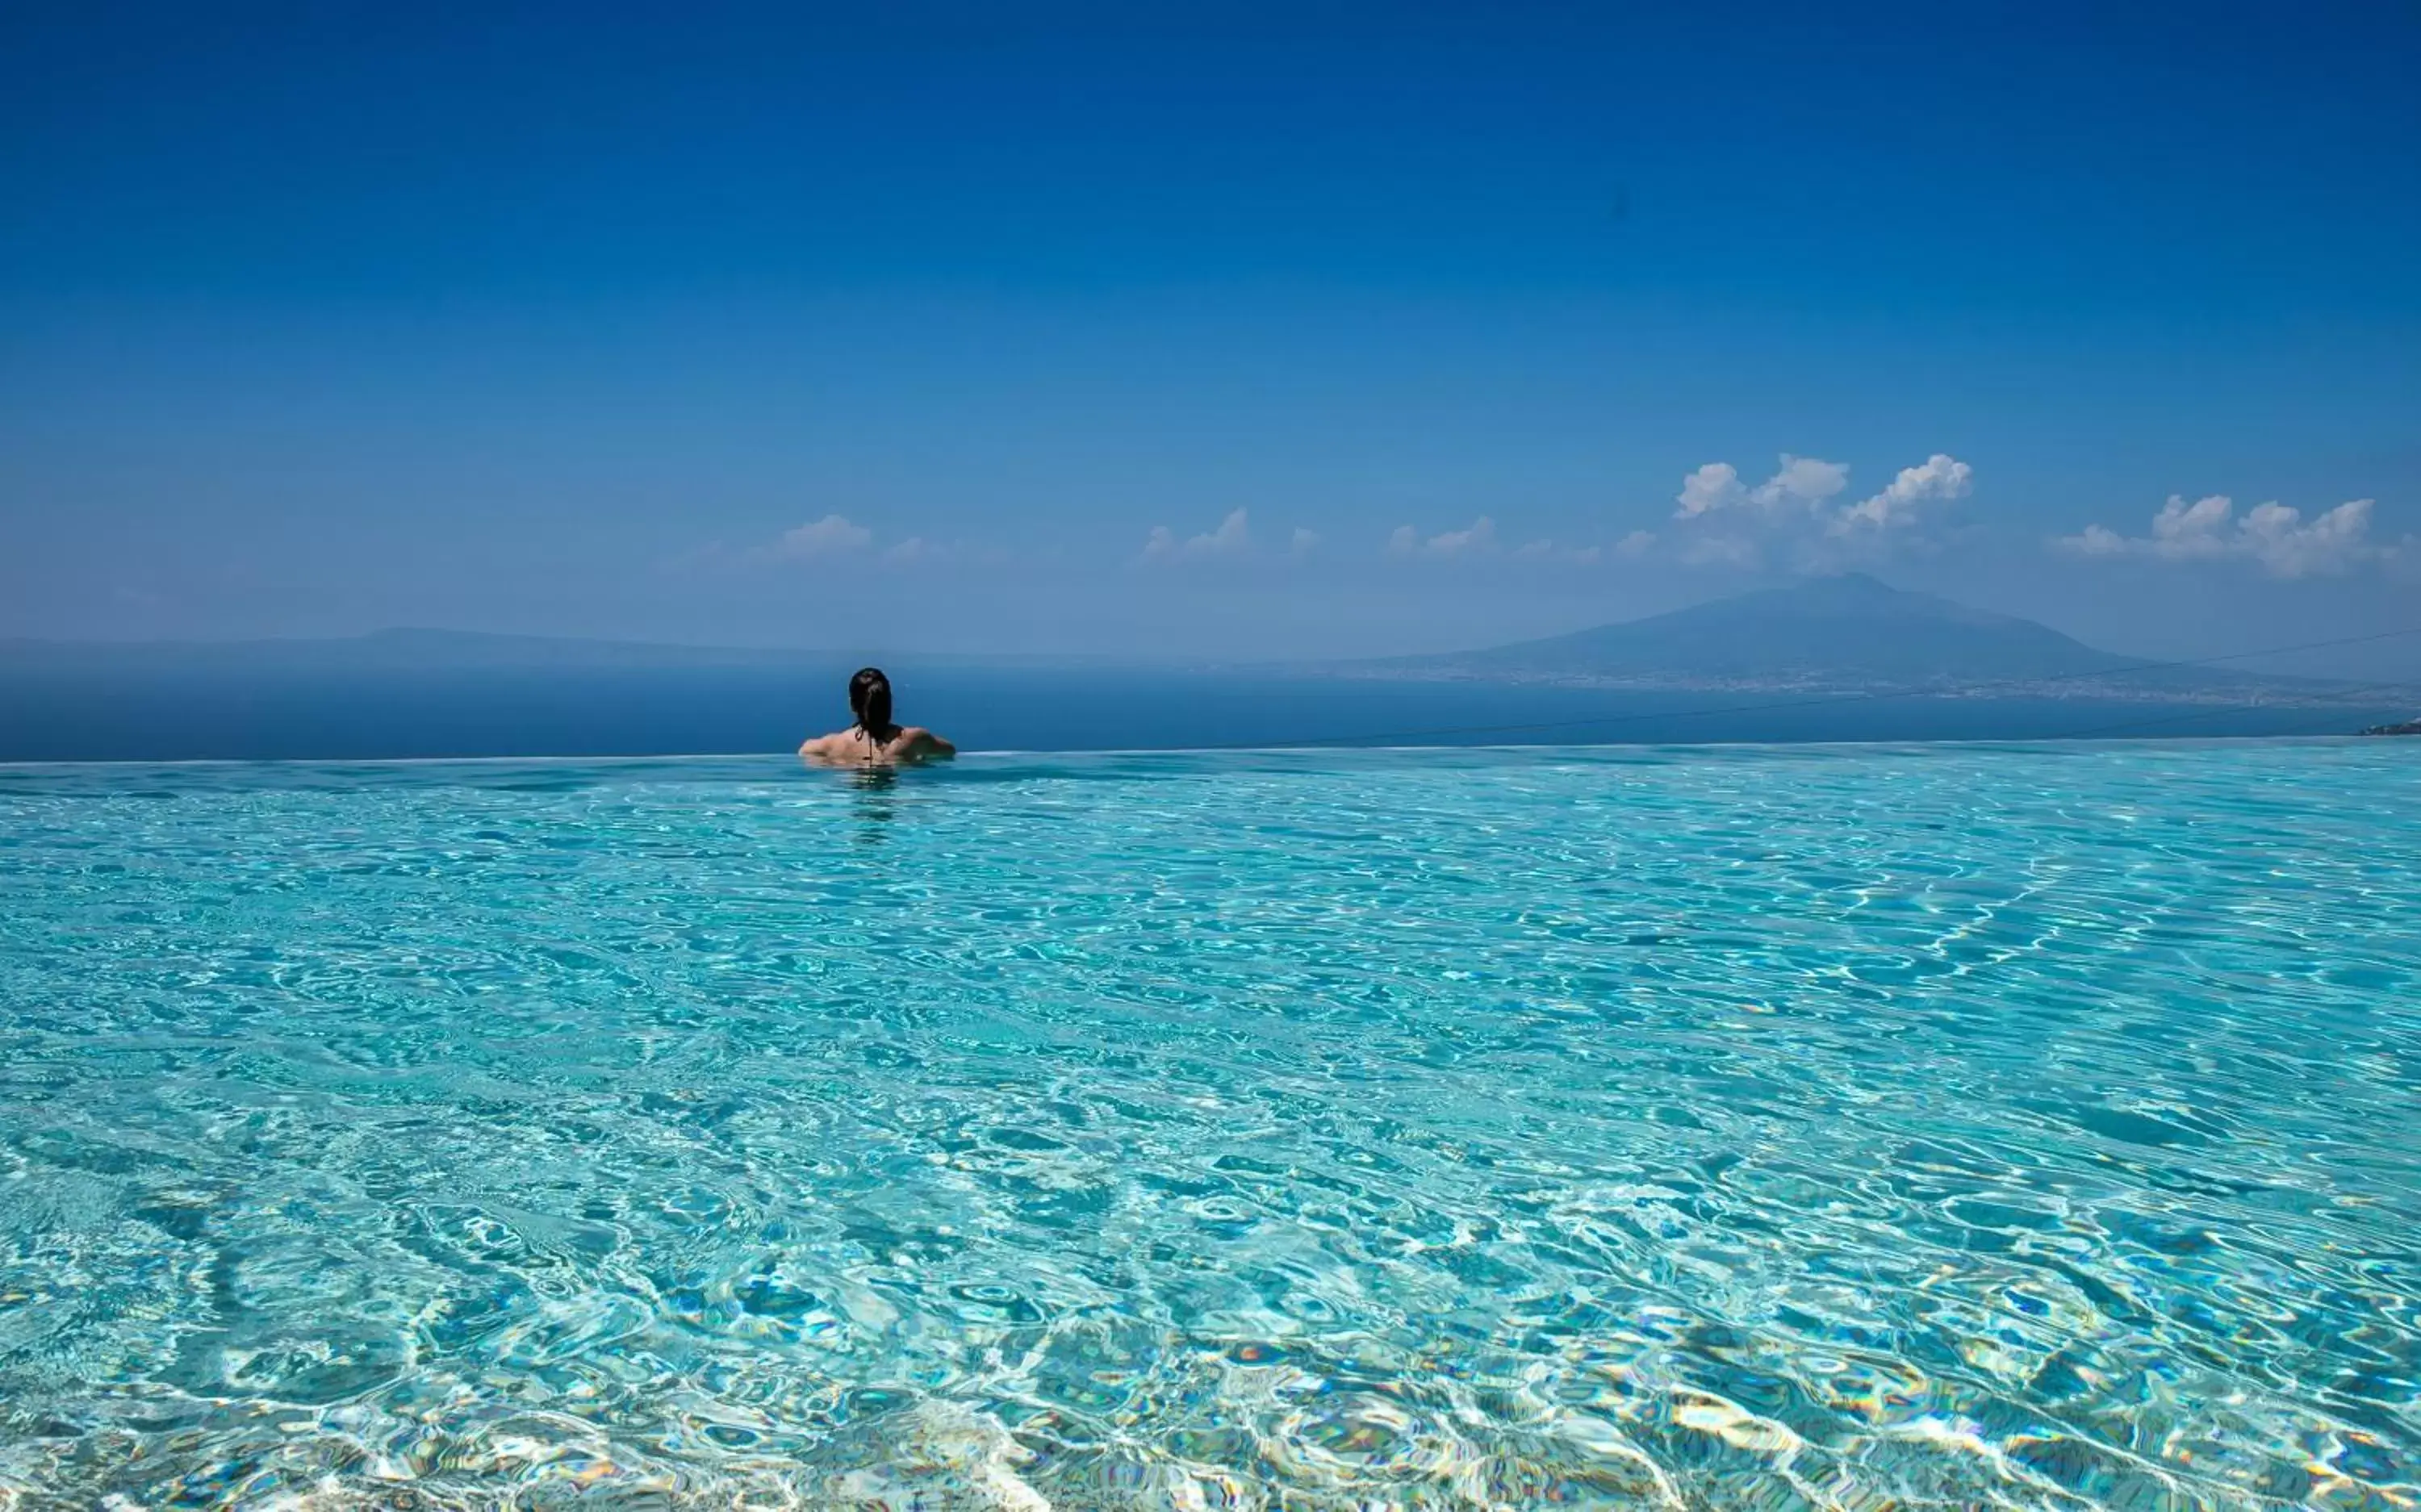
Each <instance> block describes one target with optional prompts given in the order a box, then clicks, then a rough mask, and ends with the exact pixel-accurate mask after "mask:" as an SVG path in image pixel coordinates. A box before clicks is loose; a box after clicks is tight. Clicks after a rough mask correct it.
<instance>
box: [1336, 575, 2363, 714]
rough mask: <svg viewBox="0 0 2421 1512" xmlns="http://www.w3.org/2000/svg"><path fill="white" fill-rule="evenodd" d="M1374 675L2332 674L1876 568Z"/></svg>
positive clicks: (1701, 678) (2302, 685)
mask: <svg viewBox="0 0 2421 1512" xmlns="http://www.w3.org/2000/svg"><path fill="white" fill-rule="evenodd" d="M1359 670H1361V671H1362V672H1363V673H1364V674H1365V675H1377V676H1414V677H1421V676H1428V677H1465V678H1540V679H1554V680H1565V681H1587V682H1598V683H1608V684H1617V683H1618V684H1629V685H1636V686H1654V687H1691V686H1698V687H1703V686H1745V685H1772V686H1790V687H1809V686H1853V687H1874V686H1889V687H1907V688H1933V689H1940V690H1945V691H1947V690H1951V689H1963V688H1970V687H1976V686H1991V687H1996V688H2007V687H2019V686H2025V685H2029V684H2039V683H2043V682H2046V681H2057V682H2063V683H2065V682H2076V683H2083V684H2086V685H2089V686H2091V687H2094V688H2097V689H2101V688H2107V687H2112V686H2115V685H2118V684H2124V685H2125V687H2126V690H2127V691H2129V692H2131V693H2142V692H2159V693H2162V694H2168V695H2176V694H2186V693H2196V692H2214V691H2217V690H2220V689H2222V688H2226V689H2238V690H2241V689H2247V688H2251V687H2255V686H2266V687H2270V688H2273V689H2276V690H2278V691H2280V692H2285V691H2288V690H2290V689H2291V690H2295V691H2298V692H2302V693H2306V694H2309V693H2312V692H2314V691H2317V690H2318V689H2320V688H2324V687H2325V686H2326V684H2318V683H2313V682H2308V681H2305V680H2304V679H2299V678H2266V677H2260V676H2257V675H2255V674H2249V673H2239V672H2231V671H2226V670H2224V669H2218V668H2214V669H2200V668H2170V667H2162V668H2147V667H2145V666H2144V663H2143V662H2142V661H2141V660H2140V659H2137V658H2132V657H2125V656H2120V655H2118V654H2116V653H2115V652H2111V651H2104V650H2100V649H2098V648H2096V647H2090V646H2087V645H2085V643H2084V642H2082V641H2079V640H2076V639H2074V638H2072V637H2070V636H2068V635H2063V634H2061V633H2060V632H2059V631H2055V630H2053V629H2052V628H2051V627H2049V626H2048V625H2040V624H2037V623H2036V622H2035V621H2033V620H2030V619H2020V618H2017V617H2016V616H2010V615H1997V614H1991V613H1989V612H1987V611H1984V610H1981V609H1971V608H1969V607H1967V606H1966V605H1964V604H1960V603H1954V602H1952V601H1951V600H1947V599H1942V598H1936V597H1935V596H1933V595H1931V594H1924V593H1909V592H1904V591H1902V590H1900V589H1898V588H1894V587H1892V586H1890V585H1888V584H1884V583H1882V582H1878V581H1877V580H1876V579H1874V578H1871V577H1868V576H1867V575H1866V574H1864V573H1858V572H1852V573H1847V574H1844V575H1842V576H1838V577H1823V578H1814V579H1810V580H1808V581H1806V582H1804V583H1800V584H1795V585H1791V586H1788V587H1783V588H1771V589H1767V590H1765V591H1763V592H1758V593H1749V594H1742V595H1741V596H1739V597H1737V598H1731V599H1720V600H1715V601H1713V602H1711V603H1702V604H1696V605H1694V606H1692V607H1690V608H1688V609H1680V610H1676V611H1674V612H1673V613H1671V614H1664V615H1655V616H1649V617H1648V618H1646V619H1634V620H1630V621H1626V622H1624V623H1620V624H1613V625H1600V626H1598V627H1597V628H1595V629H1593V630H1584V631H1575V632H1573V633H1571V634H1569V635H1556V636H1552V637H1549V638H1548V639H1545V640H1536V641H1522V642H1518V643H1516V644H1514V645H1511V646H1498V647H1490V648H1488V649H1485V650H1477V651H1461V652H1453V653H1449V654H1446V655H1443V656H1422V657H1397V658H1390V659H1387V660H1385V661H1381V662H1366V663H1362V664H1361V667H1360V669H1359Z"/></svg>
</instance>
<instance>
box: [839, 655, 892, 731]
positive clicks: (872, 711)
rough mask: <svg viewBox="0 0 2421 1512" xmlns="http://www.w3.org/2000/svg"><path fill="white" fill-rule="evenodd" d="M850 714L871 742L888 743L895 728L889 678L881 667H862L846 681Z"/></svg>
mask: <svg viewBox="0 0 2421 1512" xmlns="http://www.w3.org/2000/svg"><path fill="white" fill-rule="evenodd" d="M849 711H850V712H851V714H854V715H856V716H857V727H858V728H859V729H862V730H864V731H865V732H866V733H867V737H868V738H869V739H872V740H888V739H889V738H890V736H891V733H892V731H893V730H894V729H895V728H897V726H895V725H893V724H892V723H891V679H890V678H886V677H884V676H883V675H882V668H881V667H865V668H862V669H861V670H860V671H859V672H858V674H857V676H856V677H853V678H850V679H849Z"/></svg>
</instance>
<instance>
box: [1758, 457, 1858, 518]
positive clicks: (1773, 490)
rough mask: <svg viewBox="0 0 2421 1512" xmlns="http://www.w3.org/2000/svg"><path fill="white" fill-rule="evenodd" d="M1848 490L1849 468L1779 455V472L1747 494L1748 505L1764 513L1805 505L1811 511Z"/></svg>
mask: <svg viewBox="0 0 2421 1512" xmlns="http://www.w3.org/2000/svg"><path fill="white" fill-rule="evenodd" d="M1849 486H1850V464H1849V463H1847V462H1828V461H1823V460H1820V459H1818V458H1814V457H1793V456H1791V455H1790V454H1789V453H1788V452H1784V453H1783V454H1782V471H1780V472H1778V473H1776V474H1774V475H1773V476H1772V477H1770V478H1767V479H1766V480H1765V481H1764V482H1762V483H1760V484H1758V485H1757V487H1756V488H1755V489H1753V490H1751V491H1749V500H1750V502H1751V503H1753V504H1756V505H1758V506H1759V507H1763V508H1767V509H1772V508H1775V507H1780V506H1782V505H1786V504H1804V505H1805V506H1807V507H1809V508H1811V509H1813V508H1816V507H1819V506H1820V505H1822V504H1823V502H1824V501H1825V500H1826V499H1829V498H1831V497H1832V496H1833V495H1834V494H1835V493H1838V492H1840V491H1842V490H1843V489H1845V488H1848V487H1849Z"/></svg>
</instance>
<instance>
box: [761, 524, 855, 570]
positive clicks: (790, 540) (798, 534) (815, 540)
mask: <svg viewBox="0 0 2421 1512" xmlns="http://www.w3.org/2000/svg"><path fill="white" fill-rule="evenodd" d="M873 544H874V532H873V531H871V530H868V529H867V527H866V526H864V525H861V524H859V523H857V522H855V521H853V520H851V519H850V518H848V517H847V516H846V515H837V514H828V515H826V516H824V517H823V518H822V519H821V520H811V521H809V522H806V523H805V524H804V525H800V526H798V527H796V528H795V529H791V530H786V531H784V532H783V533H782V536H781V538H780V539H778V540H776V541H774V542H773V545H772V546H771V547H769V548H767V549H766V553H767V554H768V555H770V556H773V557H774V558H776V559H778V560H781V561H785V562H811V561H814V560H815V559H816V558H818V557H822V556H846V555H848V554H849V553H851V552H862V551H864V550H866V549H867V547H868V546H871V545H873Z"/></svg>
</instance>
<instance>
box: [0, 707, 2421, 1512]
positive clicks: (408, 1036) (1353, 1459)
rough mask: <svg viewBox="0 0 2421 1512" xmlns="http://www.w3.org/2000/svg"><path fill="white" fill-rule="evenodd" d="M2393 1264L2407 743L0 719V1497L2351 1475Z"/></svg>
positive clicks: (1671, 1499)
mask: <svg viewBox="0 0 2421 1512" xmlns="http://www.w3.org/2000/svg"><path fill="white" fill-rule="evenodd" d="M2416 1296H2421V741H2413V742H2393V741H2384V740H2382V741H2369V742H2321V743H2301V744H2257V745H2210V746H2199V747H2196V746H2187V747H2164V748H2152V747H2143V746H2107V747H2094V746H2072V747H2066V748H2054V747H2040V748H2024V747H2009V748H1977V747H1964V748H1957V747H1953V748H1932V749H1920V748H1886V747H1832V748H1809V747H1798V748H1788V749H1779V748H1777V749H1730V750H1688V751H1683V750H1661V751H1535V750H1533V751H1525V752H1518V753H1516V752H1494V751H1491V752H1463V753H1425V754H1367V755H1366V754H1323V755H1320V756H1276V755H1272V756H1221V757H1203V756H1099V757H1084V758H1071V757H1045V756H992V757H976V758H972V759H968V760H965V761H962V762H961V763H960V764H959V765H958V767H957V768H956V769H955V770H948V771H936V772H913V773H909V774H906V775H904V776H902V777H900V778H899V779H898V780H897V781H894V782H876V781H871V780H868V779H865V778H860V777H855V776H852V775H851V774H846V773H839V774H836V773H820V772H803V771H801V770H799V769H798V768H797V767H796V766H794V765H792V764H790V763H788V762H785V761H782V760H776V759H765V760H722V761H695V760H685V761H662V762H601V763H575V762H544V763H537V762H533V763H492V764H462V765H392V766H346V767H328V766H299V765H295V766H272V767H213V766H199V767H183V768H135V767H95V768H47V769H45V768H14V769H0V1507H8V1506H12V1505H14V1506H23V1507H26V1508H33V1507H44V1508H47V1507H52V1506H60V1507H68V1506H74V1507H85V1506H97V1505H111V1504H117V1505H124V1506H145V1507H149V1506H216V1505H242V1506H255V1505H273V1504H281V1503H284V1504H293V1505H300V1506H312V1507H319V1506H345V1505H351V1504H364V1505H377V1506H385V1507H445V1506H455V1505H461V1506H493V1505H498V1504H511V1505H516V1506H521V1505H526V1506H559V1505H580V1506H591V1505H611V1506H624V1505H637V1506H648V1505H656V1506H689V1505H696V1506H716V1507H722V1506H730V1505H733V1504H745V1505H750V1506H775V1505H790V1504H798V1505H807V1506H834V1507H860V1506H865V1507H872V1506H887V1507H910V1506H919V1507H970V1508H974V1507H997V1508H1009V1509H1017V1512H1033V1509H1038V1508H1041V1507H1044V1506H1046V1505H1047V1506H1051V1507H1056V1508H1079V1509H1090V1508H1129V1507H1134V1508H1141V1507H1158V1508H1178V1509H1191V1508H1211V1507H1258V1508H1280V1507H1284V1508H1302V1509H1309V1508H1323V1509H1324V1508H1339V1509H1342V1508H1365V1507H1389V1506H1394V1507H1465V1508H1529V1507H1539V1506H1563V1507H1617V1506H1625V1507H1627V1506H1645V1507H1658V1506H1663V1507H1736V1506H1737V1507H1755V1508H1798V1507H1838V1508H1845V1509H1857V1512H1878V1509H1882V1508H1885V1507H1916V1506H1925V1507H1972V1506H1982V1505H1988V1504H1991V1505H2007V1506H2024V1507H2042V1508H2081V1507H2088V1506H2093V1507H2101V1506H2107V1507H2123V1508H2186V1507H2275V1506H2291V1505H2314V1506H2328V1507H2366V1508H2391V1507H2398V1508H2401V1507H2411V1506H2413V1505H2414V1504H2416V1502H2421V1301H2416ZM113 1499H115V1500H113Z"/></svg>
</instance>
